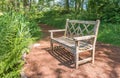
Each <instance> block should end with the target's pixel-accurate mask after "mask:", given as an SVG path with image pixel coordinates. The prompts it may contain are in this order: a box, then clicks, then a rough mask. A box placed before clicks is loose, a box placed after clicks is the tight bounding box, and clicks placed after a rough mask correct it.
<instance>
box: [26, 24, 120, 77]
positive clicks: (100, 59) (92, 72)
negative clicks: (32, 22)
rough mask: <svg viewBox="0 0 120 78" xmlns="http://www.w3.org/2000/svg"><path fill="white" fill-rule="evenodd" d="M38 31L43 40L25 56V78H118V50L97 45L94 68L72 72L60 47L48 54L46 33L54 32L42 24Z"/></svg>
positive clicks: (88, 65) (86, 66)
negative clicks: (40, 30)
mask: <svg viewBox="0 0 120 78" xmlns="http://www.w3.org/2000/svg"><path fill="white" fill-rule="evenodd" d="M40 27H41V29H42V32H43V33H44V34H43V38H42V39H41V40H40V41H38V42H37V43H36V44H34V45H33V47H32V48H31V51H30V53H29V54H27V56H26V63H25V65H24V69H25V74H26V76H27V77H28V78H120V47H116V46H112V45H110V44H103V43H99V42H97V47H96V59H95V64H94V65H92V64H91V63H86V64H83V65H80V66H79V68H78V69H75V68H74V67H73V66H74V65H73V56H72V55H71V54H70V53H69V52H68V51H66V50H65V49H63V48H62V49H61V47H56V49H55V51H54V52H51V50H50V44H49V41H50V39H49V33H48V30H50V29H55V28H52V27H50V26H47V25H45V24H40ZM61 34H62V33H59V35H61Z"/></svg>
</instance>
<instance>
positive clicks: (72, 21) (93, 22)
mask: <svg viewBox="0 0 120 78" xmlns="http://www.w3.org/2000/svg"><path fill="white" fill-rule="evenodd" d="M68 22H70V23H83V24H96V21H82V20H69V21H68Z"/></svg>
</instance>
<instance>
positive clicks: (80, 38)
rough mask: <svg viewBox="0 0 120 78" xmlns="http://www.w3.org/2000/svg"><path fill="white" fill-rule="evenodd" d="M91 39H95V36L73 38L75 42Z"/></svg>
mask: <svg viewBox="0 0 120 78" xmlns="http://www.w3.org/2000/svg"><path fill="white" fill-rule="evenodd" d="M93 37H95V35H88V36H82V37H74V38H73V39H74V40H76V41H79V40H87V39H91V38H93Z"/></svg>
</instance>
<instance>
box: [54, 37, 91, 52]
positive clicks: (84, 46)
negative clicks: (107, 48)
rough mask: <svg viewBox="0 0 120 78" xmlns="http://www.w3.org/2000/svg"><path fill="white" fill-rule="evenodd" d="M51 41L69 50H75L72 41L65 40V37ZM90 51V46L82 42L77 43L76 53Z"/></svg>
mask: <svg viewBox="0 0 120 78" xmlns="http://www.w3.org/2000/svg"><path fill="white" fill-rule="evenodd" d="M52 40H53V41H54V42H56V43H59V44H62V45H64V46H65V47H68V48H70V49H73V50H75V48H76V46H75V41H74V40H70V39H68V38H65V37H59V38H53V39H52ZM92 49H93V48H92V45H91V44H88V43H85V42H82V41H81V42H80V43H79V51H78V52H84V51H89V50H92Z"/></svg>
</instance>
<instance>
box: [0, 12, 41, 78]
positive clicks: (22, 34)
mask: <svg viewBox="0 0 120 78" xmlns="http://www.w3.org/2000/svg"><path fill="white" fill-rule="evenodd" d="M0 21H1V22H0V78H20V71H21V67H22V66H23V64H24V62H23V61H22V54H23V53H25V52H28V50H29V48H28V46H29V45H30V44H31V43H32V42H33V41H34V40H35V38H34V37H35V34H36V33H40V32H38V31H39V30H38V29H39V28H38V27H37V26H35V23H34V21H29V20H28V19H26V18H25V16H24V15H22V14H20V13H15V12H12V13H11V12H10V13H4V14H3V15H1V16H0ZM33 36H34V37H33Z"/></svg>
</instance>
